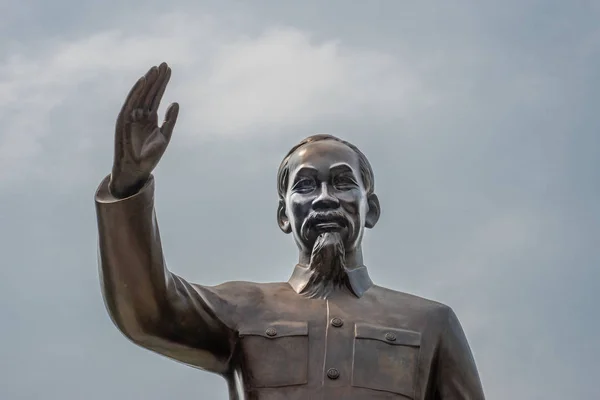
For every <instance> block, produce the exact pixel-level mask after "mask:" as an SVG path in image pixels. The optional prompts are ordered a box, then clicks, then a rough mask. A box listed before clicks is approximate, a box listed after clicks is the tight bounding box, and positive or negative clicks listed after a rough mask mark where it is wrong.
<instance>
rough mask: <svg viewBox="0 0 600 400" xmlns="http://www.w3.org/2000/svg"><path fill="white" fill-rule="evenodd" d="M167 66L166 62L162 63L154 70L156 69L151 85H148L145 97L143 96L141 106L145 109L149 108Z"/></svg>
mask: <svg viewBox="0 0 600 400" xmlns="http://www.w3.org/2000/svg"><path fill="white" fill-rule="evenodd" d="M167 68H168V67H167V64H166V63H162V64H160V66H159V67H158V68H157V70H156V71H157V75H156V79H154V81H153V82H152V85H150V87H149V88H148V91H147V92H146V94H145V97H144V104H143V107H144V108H146V109H147V110H149V109H150V107H151V105H152V101H153V100H154V97H155V96H156V93H157V92H158V89H159V88H160V86H161V83H162V81H163V78H164V76H165V74H166V72H167Z"/></svg>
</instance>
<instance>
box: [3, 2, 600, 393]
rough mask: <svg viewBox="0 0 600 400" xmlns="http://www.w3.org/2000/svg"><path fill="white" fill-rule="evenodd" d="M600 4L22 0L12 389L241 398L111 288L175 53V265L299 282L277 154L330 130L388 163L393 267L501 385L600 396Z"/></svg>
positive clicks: (9, 232)
mask: <svg viewBox="0 0 600 400" xmlns="http://www.w3.org/2000/svg"><path fill="white" fill-rule="evenodd" d="M598 21H600V3H598V2H594V1H591V0H590V1H584V0H581V1H571V2H565V1H558V0H546V1H533V0H520V1H516V0H507V1H503V2H498V1H477V2H476V1H462V0H456V1H453V2H444V1H432V2H409V1H392V0H389V1H383V0H378V1H375V0H374V1H371V2H355V3H353V2H348V1H342V0H331V1H328V2H320V1H316V0H306V1H303V2H291V1H274V0H272V1H267V0H255V1H253V2H241V1H233V0H220V1H202V0H196V1H190V0H172V1H168V2H164V1H163V2H160V1H157V0H146V1H143V2H142V1H139V0H136V1H130V2H127V3H125V2H119V1H116V0H102V1H101V0H89V1H85V2H77V1H74V0H56V1H53V2H47V1H43V0H29V1H21V2H16V1H9V0H0V126H1V127H2V129H0V204H2V206H1V207H0V250H1V254H2V267H1V268H0V320H1V321H2V322H1V323H0V333H1V337H2V342H1V343H0V398H2V399H6V400H37V399H48V400H53V399H57V400H58V399H61V400H75V399H83V398H85V399H88V400H104V399H115V400H121V399H123V400H126V399H127V400H137V399H140V400H159V399H166V398H169V399H178V398H182V399H183V398H185V399H193V398H198V399H215V400H218V399H226V398H227V387H226V385H225V381H224V380H223V379H222V378H220V377H218V376H216V375H212V374H209V373H206V372H203V371H200V370H196V369H193V368H190V367H187V366H184V365H182V364H179V363H177V362H174V361H171V360H169V359H167V358H165V357H162V356H159V355H156V354H154V353H151V352H150V351H148V350H145V349H143V348H140V347H137V346H135V345H133V344H131V343H130V342H129V341H128V340H127V339H126V338H125V337H124V336H123V335H122V334H121V333H120V332H119V331H118V330H117V329H116V328H115V327H114V326H113V324H112V322H111V321H110V319H109V317H108V314H107V312H106V310H105V307H104V303H103V300H102V295H101V291H100V284H99V278H98V266H97V227H96V219H95V218H96V215H95V209H94V192H95V190H96V188H97V186H98V185H99V183H100V181H101V180H102V179H103V178H104V177H105V176H106V175H107V174H108V173H110V169H111V165H112V157H113V140H114V124H115V120H116V116H117V114H118V112H119V109H120V107H121V104H122V102H123V100H124V99H125V97H126V95H127V93H128V91H129V89H130V87H131V86H132V85H133V84H134V83H135V81H136V80H137V78H138V77H139V76H141V75H143V74H144V73H145V72H146V70H147V69H148V68H149V67H151V66H152V65H158V64H159V63H160V62H162V61H166V62H168V63H169V65H170V66H171V68H172V71H173V72H172V78H171V83H170V84H169V87H168V88H167V91H166V94H165V97H164V99H163V103H162V105H161V109H160V111H159V113H160V118H162V115H163V114H164V111H165V109H166V107H167V105H168V104H169V103H170V102H173V101H177V102H179V104H180V107H181V110H180V114H179V119H178V122H177V126H176V127H175V131H174V134H173V139H172V142H171V144H170V146H169V148H168V150H167V152H166V154H165V156H164V157H163V159H162V160H161V162H160V164H159V166H158V168H157V169H156V170H155V177H156V210H157V215H158V221H159V224H160V229H161V236H162V238H163V246H164V251H165V256H166V258H167V262H168V265H169V268H170V269H171V270H172V271H173V272H175V273H177V274H180V275H182V276H184V277H185V278H187V279H188V280H190V281H192V282H196V283H202V284H207V285H213V284H218V283H221V282H225V281H229V280H249V281H257V282H269V281H286V280H287V279H288V278H289V275H290V273H291V271H292V268H293V266H294V264H295V263H296V261H297V250H296V247H295V245H294V243H293V240H292V238H291V237H290V236H288V235H284V234H282V233H281V231H280V230H279V228H278V227H277V224H276V219H275V217H276V207H277V193H276V172H277V167H278V165H279V162H280V161H281V159H282V157H283V156H284V155H285V154H286V152H287V151H288V150H289V149H290V148H291V147H292V146H293V145H295V144H296V143H297V142H299V141H300V140H301V139H303V138H304V137H306V136H308V135H311V134H314V133H330V134H334V135H336V136H339V137H341V138H343V139H346V140H349V141H351V142H352V143H354V144H355V145H357V146H358V147H359V148H360V149H361V150H362V151H363V152H364V153H365V154H366V155H367V157H368V158H369V160H370V162H371V164H372V166H373V168H374V172H375V190H376V193H377V194H378V196H379V199H380V202H381V206H382V215H381V219H380V221H379V223H378V225H377V226H376V227H375V229H373V230H370V231H368V232H367V235H366V238H365V241H364V257H365V263H366V265H367V266H368V267H369V271H370V274H371V277H372V279H373V280H374V282H375V283H377V284H379V285H382V286H387V287H390V288H392V289H395V290H399V291H404V292H409V293H413V294H416V295H419V296H422V297H426V298H429V299H432V300H436V301H440V302H443V303H445V304H448V305H450V306H451V307H452V308H453V309H454V310H455V311H456V313H457V315H458V316H459V318H460V320H461V323H462V325H463V327H464V329H465V331H466V334H467V338H468V340H469V343H470V345H471V348H472V350H473V353H474V356H475V359H476V362H477V365H478V368H479V372H480V375H481V380H482V383H483V386H484V390H485V393H486V396H487V398H488V399H491V400H494V399H498V400H499V399H506V398H510V399H518V400H521V399H522V400H530V399H544V400H563V399H592V398H600V389H598V385H597V382H596V381H597V379H598V376H599V372H600V367H599V366H598V360H599V359H600V344H599V343H600V342H599V341H598V339H597V332H598V331H599V330H600V318H599V316H600V311H599V310H598V308H599V307H600V272H599V270H600V268H599V267H600V252H599V251H598V249H599V246H598V241H599V239H600V212H599V211H598V209H597V199H598V196H599V195H600V185H599V183H600V162H599V160H600V157H599V155H600V134H599V131H600V129H599V128H600V123H599V122H598V117H597V115H598V114H597V107H598V104H599V100H600V98H599V95H598V93H599V92H600V73H599V71H600V24H598Z"/></svg>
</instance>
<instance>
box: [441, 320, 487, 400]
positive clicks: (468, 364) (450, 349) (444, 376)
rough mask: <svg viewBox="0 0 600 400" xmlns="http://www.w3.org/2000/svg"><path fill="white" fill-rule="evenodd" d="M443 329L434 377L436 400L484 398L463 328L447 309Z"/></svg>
mask: <svg viewBox="0 0 600 400" xmlns="http://www.w3.org/2000/svg"><path fill="white" fill-rule="evenodd" d="M447 311H448V314H447V320H446V323H445V329H444V331H443V333H442V336H441V338H440V345H439V349H438V365H437V377H436V396H435V398H436V399H437V400H484V399H485V396H484V394H483V388H482V385H481V380H480V378H479V373H478V371H477V367H476V365H475V359H474V358H473V354H472V352H471V349H470V347H469V344H468V342H467V338H466V336H465V333H464V331H463V328H462V326H461V324H460V322H459V320H458V318H457V316H456V314H455V313H454V311H453V310H452V309H451V308H448V310H447Z"/></svg>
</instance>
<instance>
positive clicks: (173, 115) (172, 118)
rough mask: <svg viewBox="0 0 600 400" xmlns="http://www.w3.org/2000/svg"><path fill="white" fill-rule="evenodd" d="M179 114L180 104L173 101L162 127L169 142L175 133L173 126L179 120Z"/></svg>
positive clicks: (161, 129)
mask: <svg viewBox="0 0 600 400" xmlns="http://www.w3.org/2000/svg"><path fill="white" fill-rule="evenodd" d="M178 115H179V104H177V103H173V104H171V105H170V106H169V108H168V109H167V112H166V114H165V121H164V122H163V124H162V126H161V127H160V131H161V133H162V134H163V135H164V136H165V139H166V140H167V143H168V142H169V141H170V140H171V135H172V134H173V128H174V127H175V123H176V122H177V116H178Z"/></svg>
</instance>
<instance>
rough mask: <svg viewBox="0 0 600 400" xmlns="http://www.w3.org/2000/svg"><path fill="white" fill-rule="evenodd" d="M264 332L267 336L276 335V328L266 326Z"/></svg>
mask: <svg viewBox="0 0 600 400" xmlns="http://www.w3.org/2000/svg"><path fill="white" fill-rule="evenodd" d="M265 333H266V334H267V336H275V335H277V330H276V329H275V328H268V329H267V330H266V331H265Z"/></svg>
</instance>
